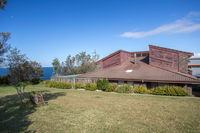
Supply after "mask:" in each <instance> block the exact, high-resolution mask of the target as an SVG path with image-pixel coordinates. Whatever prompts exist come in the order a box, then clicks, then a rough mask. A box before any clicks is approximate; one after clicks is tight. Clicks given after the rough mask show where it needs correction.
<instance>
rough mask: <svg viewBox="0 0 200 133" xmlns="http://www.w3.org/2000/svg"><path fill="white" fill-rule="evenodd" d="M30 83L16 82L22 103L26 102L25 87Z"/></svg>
mask: <svg viewBox="0 0 200 133" xmlns="http://www.w3.org/2000/svg"><path fill="white" fill-rule="evenodd" d="M28 85H29V82H19V83H17V84H15V89H16V90H17V95H18V96H19V98H20V101H21V103H26V100H27V99H26V96H25V88H26V86H28Z"/></svg>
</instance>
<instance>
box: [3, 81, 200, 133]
mask: <svg viewBox="0 0 200 133" xmlns="http://www.w3.org/2000/svg"><path fill="white" fill-rule="evenodd" d="M31 90H48V92H46V94H45V99H46V100H47V101H48V105H45V106H40V107H24V106H20V103H19V100H18V97H17V95H16V92H15V89H14V88H12V87H0V132H2V133H4V132H15V133H16V132H39V133H49V132H50V133H56V132H57V133H64V132H65V133H74V132H75V133H105V132H109V133H132V132H134V133H138V132H139V133H140V132H141V133H145V132H146V133H149V132H154V133H156V132H158V133H160V132H162V133H165V132H166V133H193V132H194V133H199V132H200V98H196V97H170V96H153V95H134V94H119V93H112V92H110V93H109V92H93V91H80V90H72V89H70V90H66V89H53V88H47V87H43V86H40V85H37V86H29V87H28V88H27V89H26V91H31Z"/></svg>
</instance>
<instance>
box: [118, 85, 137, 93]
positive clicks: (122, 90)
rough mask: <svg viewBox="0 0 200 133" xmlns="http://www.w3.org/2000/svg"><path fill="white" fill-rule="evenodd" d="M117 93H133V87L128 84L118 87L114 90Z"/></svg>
mask: <svg viewBox="0 0 200 133" xmlns="http://www.w3.org/2000/svg"><path fill="white" fill-rule="evenodd" d="M115 91H116V92H118V93H131V92H133V87H132V86H131V85H129V84H124V85H120V86H118V87H117V88H116V89H115Z"/></svg>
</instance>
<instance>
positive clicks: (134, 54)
mask: <svg viewBox="0 0 200 133" xmlns="http://www.w3.org/2000/svg"><path fill="white" fill-rule="evenodd" d="M134 63H135V64H136V53H134Z"/></svg>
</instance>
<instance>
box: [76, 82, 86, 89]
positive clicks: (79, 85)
mask: <svg viewBox="0 0 200 133" xmlns="http://www.w3.org/2000/svg"><path fill="white" fill-rule="evenodd" d="M85 87H86V86H85V84H81V83H76V84H75V88H76V89H80V88H81V89H85Z"/></svg>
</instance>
